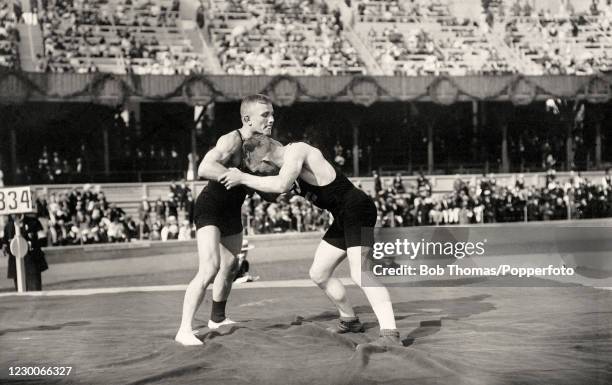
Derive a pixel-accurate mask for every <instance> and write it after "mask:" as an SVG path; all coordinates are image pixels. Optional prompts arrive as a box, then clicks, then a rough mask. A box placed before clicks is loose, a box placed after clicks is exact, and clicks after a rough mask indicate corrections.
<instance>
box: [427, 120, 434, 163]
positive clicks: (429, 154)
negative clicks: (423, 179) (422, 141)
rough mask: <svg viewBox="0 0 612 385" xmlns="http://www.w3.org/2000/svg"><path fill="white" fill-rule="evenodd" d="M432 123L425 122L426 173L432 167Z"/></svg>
mask: <svg viewBox="0 0 612 385" xmlns="http://www.w3.org/2000/svg"><path fill="white" fill-rule="evenodd" d="M433 129H434V123H433V121H431V122H428V123H427V173H428V174H432V173H433V169H434V135H433Z"/></svg>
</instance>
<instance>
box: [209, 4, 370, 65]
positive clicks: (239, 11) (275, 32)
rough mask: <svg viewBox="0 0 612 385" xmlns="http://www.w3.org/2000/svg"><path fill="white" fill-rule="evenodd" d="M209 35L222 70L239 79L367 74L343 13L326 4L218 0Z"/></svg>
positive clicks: (214, 7)
mask: <svg viewBox="0 0 612 385" xmlns="http://www.w3.org/2000/svg"><path fill="white" fill-rule="evenodd" d="M212 4H213V9H212V13H213V15H215V18H214V20H213V22H212V25H211V28H210V31H211V35H212V42H213V44H214V46H215V48H216V50H217V52H218V54H219V58H220V60H221V63H222V65H223V69H224V70H225V72H227V73H228V74H240V75H259V74H267V75H276V74H291V75H325V74H332V75H338V74H351V73H352V74H362V73H365V72H366V68H365V64H364V63H363V61H362V60H361V59H360V57H359V54H358V52H357V50H356V49H355V48H354V47H353V46H352V45H351V43H350V41H349V40H348V39H347V37H346V36H345V32H344V25H343V22H342V21H341V20H340V11H339V10H337V9H334V10H333V12H332V10H330V8H329V5H328V4H327V2H325V1H312V2H308V1H301V2H270V1H254V2H253V1H251V2H233V1H229V2H226V1H213V2H212Z"/></svg>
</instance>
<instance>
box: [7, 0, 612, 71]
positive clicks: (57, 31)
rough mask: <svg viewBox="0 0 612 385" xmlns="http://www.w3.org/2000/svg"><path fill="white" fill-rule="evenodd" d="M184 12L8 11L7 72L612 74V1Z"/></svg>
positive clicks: (119, 0) (269, 4)
mask: <svg viewBox="0 0 612 385" xmlns="http://www.w3.org/2000/svg"><path fill="white" fill-rule="evenodd" d="M182 3H183V6H185V7H186V8H185V10H181V1H179V0H155V1H153V0H139V1H131V0H97V1H95V2H84V1H82V0H77V1H72V0H58V1H41V2H33V3H32V5H33V9H32V12H34V13H33V15H35V16H34V17H27V18H26V17H25V16H23V17H22V9H21V7H22V5H21V3H20V2H19V1H8V0H5V1H3V2H2V6H1V10H2V11H1V12H0V22H1V23H2V24H1V27H0V66H3V67H9V68H19V67H20V60H19V58H20V56H22V57H23V58H24V60H25V62H24V63H23V65H22V67H23V68H26V69H36V70H38V71H43V72H44V71H48V72H77V73H91V72H111V73H117V74H124V73H134V74H139V75H148V74H151V75H175V74H180V75H188V74H192V73H207V74H220V73H226V74H230V75H233V74H240V75H259V74H262V75H277V74H289V75H326V74H332V75H341V74H371V75H396V76H421V75H440V74H446V75H451V76H460V75H471V74H506V73H521V74H526V75H542V74H577V75H588V74H592V73H596V72H598V71H610V68H611V66H612V58H611V56H612V55H611V54H610V52H611V51H612V26H611V23H612V5H611V4H609V2H608V1H597V0H595V1H593V2H592V3H591V4H590V5H586V4H584V3H586V2H579V1H571V0H564V1H560V0H559V1H555V0H538V1H535V2H528V3H521V2H519V1H516V2H513V1H511V0H508V1H503V0H495V1H493V0H488V1H482V2H480V1H475V0H469V1H465V2H457V1H450V0H410V1H407V0H402V1H400V0H391V1H382V0H367V1H339V0H316V1H314V0H313V1H297V0H296V1H293V0H292V1H278V0H257V1H236V0H208V1H201V2H197V1H189V0H183V2H182ZM198 4H200V5H199V7H198ZM196 7H197V8H198V9H197V11H195V10H194V9H195V8H196ZM27 14H30V13H29V12H27ZM20 24H21V25H23V24H28V25H36V24H38V25H39V26H40V30H38V29H36V28H31V29H28V30H24V31H26V32H27V34H28V35H29V36H28V38H27V39H25V40H24V41H23V42H22V44H20V43H19V28H18V26H19V25H20ZM39 41H40V43H39ZM20 50H22V51H27V52H23V53H22V55H20V52H19V51H20ZM30 61H31V63H30Z"/></svg>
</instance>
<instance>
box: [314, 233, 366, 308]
mask: <svg viewBox="0 0 612 385" xmlns="http://www.w3.org/2000/svg"><path fill="white" fill-rule="evenodd" d="M345 257H346V252H345V251H344V250H342V249H340V248H337V247H335V246H332V245H331V244H329V243H327V242H326V241H325V240H322V241H321V243H319V247H318V248H317V251H316V252H315V257H314V261H313V262H312V266H311V267H310V272H309V273H310V278H311V279H312V281H313V282H314V283H315V284H316V285H317V286H319V287H320V288H321V289H322V290H323V291H324V292H325V294H326V295H327V297H328V298H329V299H330V300H331V301H332V303H333V304H334V305H335V306H336V308H337V309H338V312H340V316H341V317H346V318H354V317H355V312H354V310H353V307H352V306H351V304H350V302H349V300H348V297H347V296H346V289H345V288H344V285H343V284H342V282H340V280H339V279H338V278H335V277H332V274H333V273H334V270H335V269H336V267H337V266H338V264H340V262H342V260H343V259H344V258H345Z"/></svg>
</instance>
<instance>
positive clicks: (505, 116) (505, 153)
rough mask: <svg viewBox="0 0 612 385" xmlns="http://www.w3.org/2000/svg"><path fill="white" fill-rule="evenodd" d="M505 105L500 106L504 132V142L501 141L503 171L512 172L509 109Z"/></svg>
mask: <svg viewBox="0 0 612 385" xmlns="http://www.w3.org/2000/svg"><path fill="white" fill-rule="evenodd" d="M506 108H512V107H506V106H505V105H502V106H500V114H499V116H500V120H499V122H500V125H501V132H502V138H501V140H502V142H501V163H502V164H501V168H502V169H501V171H502V172H510V157H509V156H508V117H509V115H510V114H509V111H508V110H507V109H506Z"/></svg>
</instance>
